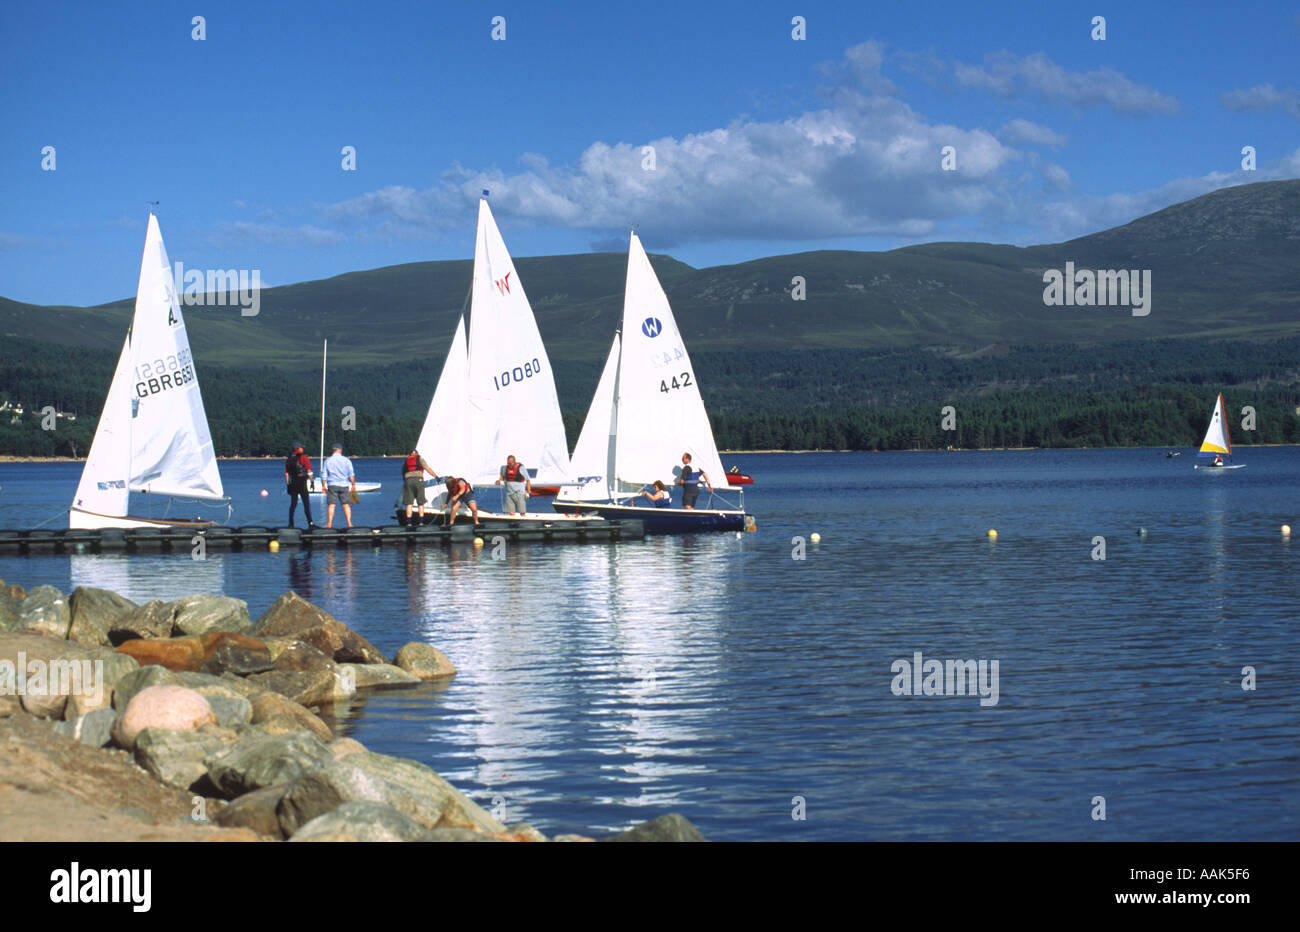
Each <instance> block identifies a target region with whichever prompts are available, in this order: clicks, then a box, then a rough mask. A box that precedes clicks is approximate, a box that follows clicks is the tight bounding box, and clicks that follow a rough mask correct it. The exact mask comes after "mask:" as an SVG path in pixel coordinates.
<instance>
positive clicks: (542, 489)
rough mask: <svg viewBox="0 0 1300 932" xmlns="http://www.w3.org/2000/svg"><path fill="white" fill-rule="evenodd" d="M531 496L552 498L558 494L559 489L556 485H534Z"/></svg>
mask: <svg viewBox="0 0 1300 932" xmlns="http://www.w3.org/2000/svg"><path fill="white" fill-rule="evenodd" d="M533 494H534V495H541V496H543V497H545V498H554V497H555V496H556V495H559V494H560V487H559V486H558V485H535V486H533Z"/></svg>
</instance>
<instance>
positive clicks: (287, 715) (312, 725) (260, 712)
mask: <svg viewBox="0 0 1300 932" xmlns="http://www.w3.org/2000/svg"><path fill="white" fill-rule="evenodd" d="M251 701H252V704H253V717H252V723H253V724H254V725H261V724H264V723H266V722H271V721H275V720H280V721H284V722H291V723H292V725H291V726H290V727H289V729H288V730H290V731H296V730H298V729H305V730H307V731H310V732H311V733H312V734H313V735H315V736H316V737H317V738H320V739H321V740H322V741H330V740H331V739H333V737H334V732H332V731H331V730H330V727H329V726H328V725H326V724H325V723H324V722H323V721H321V720H320V718H319V717H317V716H316V715H314V714H313V713H312V712H310V711H309V710H308V709H306V708H304V707H303V706H301V705H299V704H298V703H296V702H294V701H293V700H292V699H289V698H286V697H285V696H282V695H280V694H279V693H275V692H271V691H270V690H266V691H264V692H261V693H258V695H257V696H256V697H255V698H254V699H252V700H251Z"/></svg>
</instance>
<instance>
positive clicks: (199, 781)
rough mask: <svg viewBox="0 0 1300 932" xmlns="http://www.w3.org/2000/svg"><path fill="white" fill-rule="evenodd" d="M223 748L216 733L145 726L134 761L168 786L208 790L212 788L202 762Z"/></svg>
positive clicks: (140, 735) (188, 790)
mask: <svg viewBox="0 0 1300 932" xmlns="http://www.w3.org/2000/svg"><path fill="white" fill-rule="evenodd" d="M220 748H221V739H220V738H218V737H217V736H216V735H211V734H205V733H204V732H201V731H172V730H171V729H168V728H146V729H144V730H143V731H141V732H140V733H139V734H138V735H136V738H135V762H136V763H137V764H139V765H140V766H141V767H143V768H144V769H145V770H147V771H149V773H151V774H153V776H154V777H156V778H157V779H159V780H161V781H162V782H163V783H166V784H167V785H168V786H174V787H176V788H177V789H180V790H185V791H187V792H198V793H206V792H207V791H208V790H210V789H211V787H210V786H209V784H208V768H207V767H206V766H205V765H204V763H203V761H204V758H206V757H207V756H208V755H210V754H213V753H215V752H216V751H218V750H220Z"/></svg>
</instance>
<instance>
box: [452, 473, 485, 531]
mask: <svg viewBox="0 0 1300 932" xmlns="http://www.w3.org/2000/svg"><path fill="white" fill-rule="evenodd" d="M446 481H447V527H451V526H452V525H453V524H455V523H456V509H457V508H460V507H461V506H463V505H468V506H469V510H470V513H471V514H472V515H474V524H475V525H477V524H478V503H477V502H475V501H474V486H472V485H470V484H469V480H467V479H457V478H456V477H455V476H448V477H447V480H446Z"/></svg>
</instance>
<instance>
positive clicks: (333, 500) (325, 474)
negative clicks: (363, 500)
mask: <svg viewBox="0 0 1300 932" xmlns="http://www.w3.org/2000/svg"><path fill="white" fill-rule="evenodd" d="M320 474H321V481H322V482H323V483H324V484H325V526H326V527H333V526H334V506H335V505H336V504H338V505H342V506H343V518H344V520H345V521H347V523H348V527H352V502H351V495H353V494H355V493H356V491H357V477H356V474H355V473H354V472H353V471H352V460H350V459H348V458H347V457H346V456H344V455H343V444H341V443H336V444H334V452H333V453H332V454H331V455H330V458H329V459H327V460H326V461H325V463H324V465H322V466H321V468H320Z"/></svg>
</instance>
